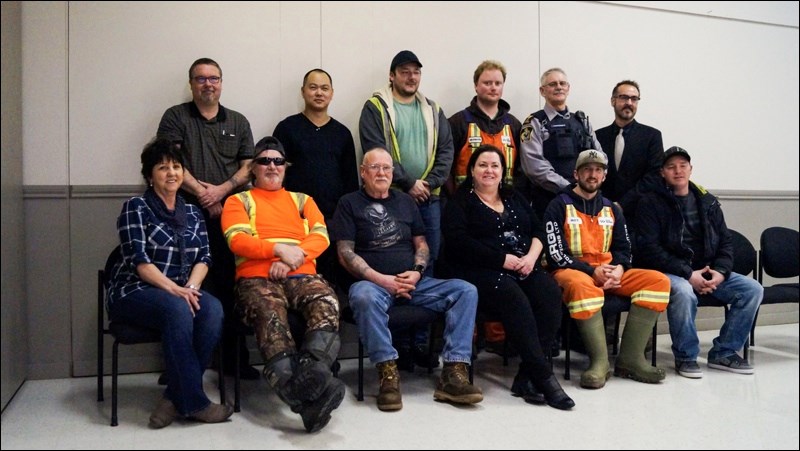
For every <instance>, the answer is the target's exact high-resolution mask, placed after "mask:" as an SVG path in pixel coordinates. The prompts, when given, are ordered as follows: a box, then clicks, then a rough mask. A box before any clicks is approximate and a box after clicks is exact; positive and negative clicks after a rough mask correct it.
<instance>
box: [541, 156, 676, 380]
mask: <svg viewBox="0 0 800 451" xmlns="http://www.w3.org/2000/svg"><path fill="white" fill-rule="evenodd" d="M607 170H608V158H607V157H606V155H605V154H604V153H603V152H600V151H597V150H584V151H583V152H581V153H580V155H578V159H577V162H576V165H575V173H574V177H575V180H577V182H576V183H574V184H572V185H569V186H568V187H567V188H565V189H563V190H562V191H561V192H560V193H559V194H558V195H557V196H556V197H555V198H554V199H553V200H552V201H551V202H550V204H549V205H548V206H547V210H546V211H545V215H544V221H545V231H546V232H547V244H546V245H545V255H546V257H547V266H548V268H549V269H551V270H552V271H553V277H555V279H556V281H557V282H558V284H559V285H560V286H561V288H562V289H563V290H564V294H563V296H564V303H565V304H567V309H568V310H569V314H570V316H571V317H572V318H573V319H575V320H576V321H577V324H578V330H579V331H580V333H581V337H582V338H583V342H584V345H585V346H586V350H587V352H588V353H589V357H590V358H591V365H590V366H589V369H587V370H586V371H585V372H584V373H583V374H582V375H581V387H584V388H602V387H603V386H604V385H605V383H606V380H608V378H609V377H610V376H611V372H610V371H609V364H608V348H607V347H606V336H605V330H604V328H603V317H602V315H601V314H599V313H600V310H601V309H602V307H603V303H604V301H605V294H606V293H609V294H614V295H620V296H625V297H630V298H631V309H630V311H629V312H628V319H627V321H626V324H625V331H624V332H623V335H622V344H621V345H620V351H619V355H618V356H617V361H616V365H615V368H614V374H615V375H617V376H620V377H627V378H630V379H633V380H636V381H639V382H646V383H651V384H654V383H658V382H660V381H662V380H663V379H664V376H665V373H664V370H663V369H661V368H657V367H653V366H651V365H650V364H649V362H647V360H646V359H645V358H644V348H645V345H646V344H647V339H648V337H649V336H650V331H651V330H652V329H653V325H655V323H656V321H658V315H659V313H660V312H663V311H664V310H665V309H666V308H667V303H668V302H669V279H668V278H667V277H666V276H665V275H664V274H662V273H660V272H658V271H653V270H646V269H631V245H630V242H629V240H628V231H627V228H626V226H625V218H624V217H623V216H622V211H621V210H620V208H619V207H618V206H617V205H614V204H612V203H611V201H610V200H608V199H606V198H605V197H603V196H602V194H601V193H600V184H602V183H603V180H604V179H605V175H606V171H607Z"/></svg>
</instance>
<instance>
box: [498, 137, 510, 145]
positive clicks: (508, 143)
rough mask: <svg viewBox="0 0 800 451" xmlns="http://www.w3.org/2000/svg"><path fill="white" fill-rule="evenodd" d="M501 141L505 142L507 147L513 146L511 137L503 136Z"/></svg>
mask: <svg viewBox="0 0 800 451" xmlns="http://www.w3.org/2000/svg"><path fill="white" fill-rule="evenodd" d="M500 140H501V141H503V144H504V145H506V146H510V145H511V137H510V136H506V135H503V136H502V137H501V138H500Z"/></svg>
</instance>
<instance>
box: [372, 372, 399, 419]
mask: <svg viewBox="0 0 800 451" xmlns="http://www.w3.org/2000/svg"><path fill="white" fill-rule="evenodd" d="M375 366H376V367H377V368H378V377H379V378H380V384H381V387H380V391H379V392H378V409H380V410H383V411H384V412H391V411H393V410H400V409H402V408H403V398H402V396H401V395H400V374H398V372H397V362H396V361H394V360H387V361H385V362H381V363H379V364H377V365H375Z"/></svg>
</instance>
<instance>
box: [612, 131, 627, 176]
mask: <svg viewBox="0 0 800 451" xmlns="http://www.w3.org/2000/svg"><path fill="white" fill-rule="evenodd" d="M624 151H625V138H624V137H623V136H622V129H621V128H620V129H619V133H617V138H616V139H615V140H614V163H616V165H617V169H619V162H620V161H622V152H624Z"/></svg>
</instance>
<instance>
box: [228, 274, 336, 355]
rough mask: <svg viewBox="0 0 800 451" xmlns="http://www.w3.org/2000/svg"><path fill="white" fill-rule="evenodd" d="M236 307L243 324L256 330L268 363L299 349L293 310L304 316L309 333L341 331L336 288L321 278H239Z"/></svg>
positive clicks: (312, 276) (259, 344) (257, 339)
mask: <svg viewBox="0 0 800 451" xmlns="http://www.w3.org/2000/svg"><path fill="white" fill-rule="evenodd" d="M236 308H237V310H238V313H239V314H240V315H241V318H242V321H244V323H245V324H247V325H248V326H250V327H252V328H253V329H254V330H255V333H256V342H257V343H258V347H259V349H260V350H261V355H262V356H263V357H264V360H265V361H269V359H270V358H272V356H274V355H276V354H278V353H281V352H294V351H295V350H296V344H295V341H294V338H293V337H292V333H291V331H290V330H289V321H288V318H287V312H288V310H289V309H292V310H297V311H299V312H300V313H302V314H303V318H305V320H306V325H307V330H306V331H307V332H310V331H312V330H326V331H330V332H337V331H338V330H339V301H338V300H337V299H336V294H335V293H334V291H333V288H331V286H330V285H329V284H328V282H326V281H325V279H323V278H322V276H319V275H309V276H302V277H290V278H288V279H285V280H280V281H276V280H270V279H267V278H262V277H253V278H242V279H239V280H238V281H237V282H236Z"/></svg>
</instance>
